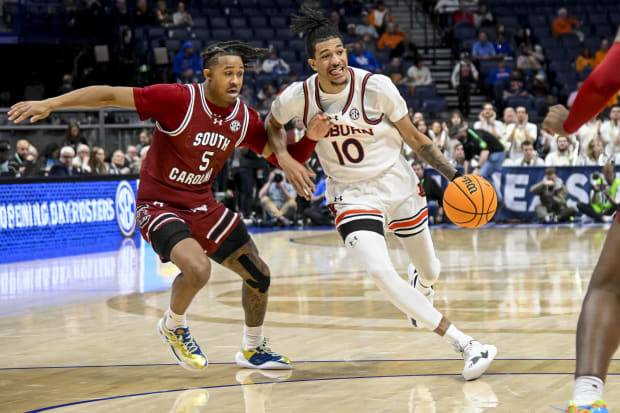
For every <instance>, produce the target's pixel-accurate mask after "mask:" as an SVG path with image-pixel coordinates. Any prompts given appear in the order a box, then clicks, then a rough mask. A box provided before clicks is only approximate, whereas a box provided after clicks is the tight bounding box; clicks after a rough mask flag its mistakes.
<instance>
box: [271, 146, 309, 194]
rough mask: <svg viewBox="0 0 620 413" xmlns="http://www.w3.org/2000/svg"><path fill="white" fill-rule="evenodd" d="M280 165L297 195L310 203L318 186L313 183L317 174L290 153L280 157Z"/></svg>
mask: <svg viewBox="0 0 620 413" xmlns="http://www.w3.org/2000/svg"><path fill="white" fill-rule="evenodd" d="M278 163H279V164H280V167H281V168H282V170H283V171H284V173H285V174H286V179H288V182H289V183H290V184H291V185H293V188H294V189H295V192H296V193H297V195H299V196H301V197H304V198H305V199H307V200H308V201H309V200H310V197H311V196H312V194H314V191H315V190H316V186H315V185H314V181H313V179H314V178H315V177H316V174H315V173H314V172H312V171H310V170H308V168H306V167H305V166H303V165H302V164H300V163H299V162H297V161H296V160H295V159H294V158H293V157H292V156H291V155H289V154H288V153H287V154H285V155H284V156H280V157H278Z"/></svg>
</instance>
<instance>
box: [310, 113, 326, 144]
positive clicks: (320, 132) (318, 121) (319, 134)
mask: <svg viewBox="0 0 620 413" xmlns="http://www.w3.org/2000/svg"><path fill="white" fill-rule="evenodd" d="M331 127H332V123H331V121H330V119H329V116H328V115H327V114H326V113H317V114H316V115H314V117H313V118H312V120H310V123H309V124H308V128H307V129H306V137H307V138H308V139H311V140H313V141H318V140H319V139H321V138H323V137H324V136H325V135H327V132H329V129H330V128H331Z"/></svg>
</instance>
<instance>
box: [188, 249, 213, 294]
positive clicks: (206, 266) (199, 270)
mask: <svg viewBox="0 0 620 413" xmlns="http://www.w3.org/2000/svg"><path fill="white" fill-rule="evenodd" d="M183 274H184V275H185V276H186V277H187V278H188V279H189V281H190V282H191V284H192V285H193V286H194V287H195V288H202V287H204V286H205V284H206V283H207V281H209V278H210V277H211V262H209V259H208V258H207V256H206V255H202V256H200V257H196V259H194V260H192V262H191V263H189V265H188V266H187V268H185V269H183Z"/></svg>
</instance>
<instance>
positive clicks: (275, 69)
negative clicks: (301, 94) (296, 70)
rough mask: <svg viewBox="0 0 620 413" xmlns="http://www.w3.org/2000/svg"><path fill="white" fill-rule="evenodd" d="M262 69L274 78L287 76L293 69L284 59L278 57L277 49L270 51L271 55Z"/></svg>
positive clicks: (264, 62)
mask: <svg viewBox="0 0 620 413" xmlns="http://www.w3.org/2000/svg"><path fill="white" fill-rule="evenodd" d="M261 69H262V71H263V72H265V73H271V74H273V76H274V77H276V76H280V75H287V74H288V72H290V70H291V67H290V66H289V65H288V63H286V62H285V61H284V59H282V58H281V57H278V52H277V51H276V50H275V49H271V50H270V51H269V55H268V56H267V58H266V59H265V60H264V61H263V64H262V65H261Z"/></svg>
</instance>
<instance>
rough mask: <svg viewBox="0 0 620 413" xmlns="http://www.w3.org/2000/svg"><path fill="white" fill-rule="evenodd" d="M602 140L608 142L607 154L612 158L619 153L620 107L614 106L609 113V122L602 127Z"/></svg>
mask: <svg viewBox="0 0 620 413" xmlns="http://www.w3.org/2000/svg"><path fill="white" fill-rule="evenodd" d="M600 135H601V138H603V140H604V141H605V142H607V146H606V147H605V150H606V152H607V153H608V154H609V155H610V157H612V156H614V155H615V154H616V153H618V152H619V149H620V106H618V105H615V106H612V108H611V110H610V111H609V120H606V121H605V122H603V124H602V125H601V130H600Z"/></svg>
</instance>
